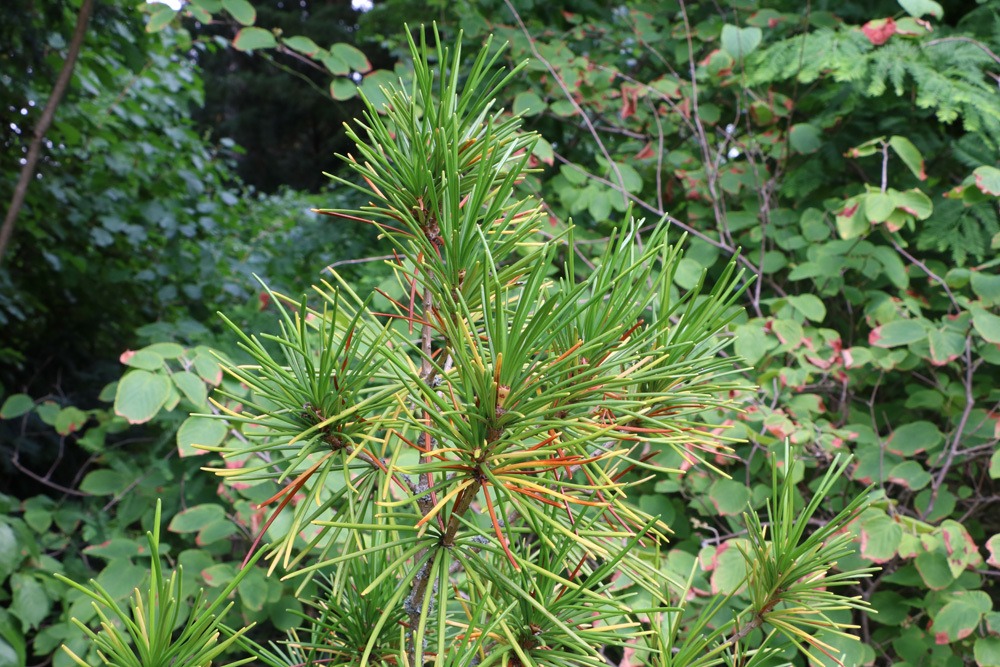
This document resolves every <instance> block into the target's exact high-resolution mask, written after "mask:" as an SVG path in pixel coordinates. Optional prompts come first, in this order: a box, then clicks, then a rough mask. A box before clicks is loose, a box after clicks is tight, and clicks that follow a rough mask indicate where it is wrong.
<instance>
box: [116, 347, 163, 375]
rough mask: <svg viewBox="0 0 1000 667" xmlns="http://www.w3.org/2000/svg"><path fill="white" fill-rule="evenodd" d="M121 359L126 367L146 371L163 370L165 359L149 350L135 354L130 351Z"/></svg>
mask: <svg viewBox="0 0 1000 667" xmlns="http://www.w3.org/2000/svg"><path fill="white" fill-rule="evenodd" d="M119 359H120V361H121V362H122V363H123V364H125V365H126V366H130V367H132V368H141V369H143V370H146V371H156V370H159V369H161V368H163V357H161V356H160V355H158V354H156V353H155V352H152V351H150V350H149V349H144V350H137V351H135V352H133V351H132V350H128V351H127V352H124V353H123V354H122V356H121V357H119Z"/></svg>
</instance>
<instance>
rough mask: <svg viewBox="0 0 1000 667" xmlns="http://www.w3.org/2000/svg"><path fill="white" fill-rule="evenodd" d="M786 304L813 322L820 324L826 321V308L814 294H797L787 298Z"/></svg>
mask: <svg viewBox="0 0 1000 667" xmlns="http://www.w3.org/2000/svg"><path fill="white" fill-rule="evenodd" d="M788 303H790V304H791V305H792V307H793V308H794V309H795V310H797V311H799V312H800V313H802V315H804V316H805V317H806V318H808V319H809V320H812V321H813V322H822V321H823V320H824V319H826V306H825V305H824V304H823V301H822V300H821V299H820V298H819V297H818V296H816V295H815V294H799V295H798V296H790V297H788Z"/></svg>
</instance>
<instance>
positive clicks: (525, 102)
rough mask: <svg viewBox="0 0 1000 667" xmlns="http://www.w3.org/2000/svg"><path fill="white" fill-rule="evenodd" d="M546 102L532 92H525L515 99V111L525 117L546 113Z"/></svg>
mask: <svg viewBox="0 0 1000 667" xmlns="http://www.w3.org/2000/svg"><path fill="white" fill-rule="evenodd" d="M545 106H546V105H545V102H544V101H543V100H542V98H541V97H539V96H538V94H537V93H535V92H534V91H532V90H525V91H523V92H520V93H518V94H517V96H516V97H514V106H513V111H514V113H516V114H522V115H524V116H535V115H537V114H540V113H542V112H543V111H545Z"/></svg>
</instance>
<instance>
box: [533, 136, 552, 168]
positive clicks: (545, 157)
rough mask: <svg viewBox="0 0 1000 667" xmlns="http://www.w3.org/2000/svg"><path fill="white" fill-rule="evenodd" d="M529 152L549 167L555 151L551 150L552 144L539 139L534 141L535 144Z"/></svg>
mask: <svg viewBox="0 0 1000 667" xmlns="http://www.w3.org/2000/svg"><path fill="white" fill-rule="evenodd" d="M531 154H532V155H534V156H535V157H536V158H538V159H539V160H540V161H542V162H544V163H545V164H547V165H549V166H550V167H551V166H552V164H553V162H554V160H555V152H554V151H553V150H552V144H550V143H549V142H547V141H545V140H544V139H539V140H538V141H536V142H535V146H534V147H533V148H532V149H531Z"/></svg>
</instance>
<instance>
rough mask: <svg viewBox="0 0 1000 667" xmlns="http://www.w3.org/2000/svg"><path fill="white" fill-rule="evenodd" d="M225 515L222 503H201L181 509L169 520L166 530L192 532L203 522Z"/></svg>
mask: <svg viewBox="0 0 1000 667" xmlns="http://www.w3.org/2000/svg"><path fill="white" fill-rule="evenodd" d="M225 516H226V513H225V510H223V509H222V505H218V504H216V503H203V504H201V505H195V506H194V507H189V508H187V509H186V510H181V511H180V512H178V513H177V514H175V515H174V518H173V519H171V520H170V525H168V526H167V530H170V531H172V532H174V533H193V532H196V531H199V530H201V529H202V527H203V526H204V525H205V524H208V523H211V522H212V521H217V520H219V519H224V518H225Z"/></svg>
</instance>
